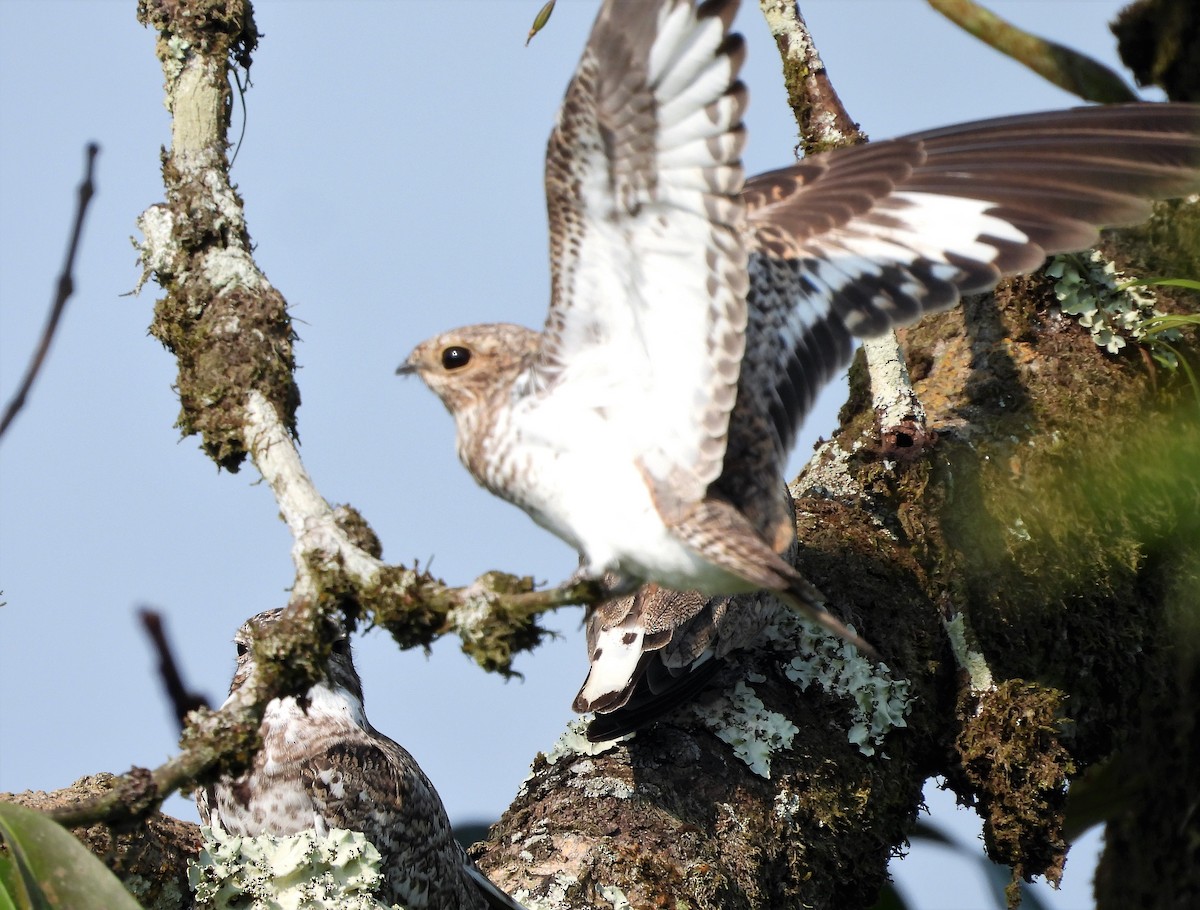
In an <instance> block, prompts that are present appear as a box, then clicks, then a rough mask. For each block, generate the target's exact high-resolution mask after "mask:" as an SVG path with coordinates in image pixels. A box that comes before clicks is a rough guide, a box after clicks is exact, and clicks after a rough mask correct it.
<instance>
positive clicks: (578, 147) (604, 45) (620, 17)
mask: <svg viewBox="0 0 1200 910" xmlns="http://www.w3.org/2000/svg"><path fill="white" fill-rule="evenodd" d="M736 8H737V2H736V0H710V2H707V3H703V4H701V5H700V6H699V7H695V6H693V4H692V2H691V0H659V2H638V3H631V2H620V0H609V2H607V3H606V4H605V5H604V7H603V9H602V10H601V12H600V15H599V17H598V19H597V20H596V24H595V26H594V28H593V30H592V33H591V37H590V38H589V39H588V44H587V47H586V48H585V50H584V53H583V57H582V59H581V61H580V63H579V68H578V70H577V71H576V73H575V77H574V79H573V80H572V82H571V85H570V87H569V88H568V90H567V94H566V97H565V98H564V100H563V103H562V107H561V108H560V110H559V115H558V122H557V124H556V126H555V128H554V130H553V132H552V134H551V136H550V141H549V146H548V149H547V155H546V195H547V205H548V209H549V219H550V235H551V237H550V253H551V255H550V259H551V285H552V287H551V291H552V297H551V306H550V313H549V315H548V317H547V321H546V327H545V336H546V341H545V344H544V346H543V349H542V351H541V354H540V357H539V360H538V362H537V363H536V365H535V371H536V373H537V374H538V375H537V378H538V380H539V382H538V384H539V385H541V386H542V387H552V386H554V385H556V384H562V385H566V384H568V383H569V384H571V385H572V386H573V387H574V389H575V390H576V391H577V393H578V394H579V395H580V397H581V399H582V400H584V401H587V402H589V403H592V404H593V405H594V406H595V407H598V408H606V406H608V405H611V408H610V409H607V410H608V413H610V414H612V415H615V418H614V419H620V420H629V421H630V423H629V424H627V425H626V426H624V427H619V428H617V431H618V432H624V433H625V435H626V437H627V438H628V439H629V441H630V443H631V445H632V447H633V449H634V453H635V454H636V455H637V456H639V457H640V458H641V460H642V463H643V466H644V467H645V469H646V472H647V474H648V476H649V477H650V478H651V479H652V480H653V481H654V482H655V483H656V485H658V486H661V487H665V488H669V489H670V490H671V491H672V493H674V494H676V495H679V496H681V497H682V498H683V499H684V500H685V501H686V500H694V499H697V498H699V497H700V496H702V495H703V493H704V490H705V488H706V487H707V485H708V484H709V483H710V482H711V481H712V480H713V479H715V478H716V476H717V475H718V473H719V472H720V467H721V463H722V459H723V457H724V453H725V441H726V432H727V426H728V420H729V412H730V410H731V409H732V407H733V402H734V398H735V396H736V392H737V380H738V371H739V367H740V363H741V359H742V345H743V329H744V326H745V322H746V256H747V252H746V249H745V244H744V241H743V234H742V229H741V225H742V221H743V211H742V203H741V197H740V193H741V189H742V183H743V173H742V167H741V160H740V155H741V149H742V145H743V142H744V130H743V128H742V125H741V118H742V112H743V110H744V108H745V103H746V95H745V91H744V89H743V87H742V86H741V84H740V83H739V82H738V81H737V75H738V71H739V69H740V67H741V63H742V59H743V56H744V51H743V44H742V41H741V38H740V36H737V35H732V36H731V35H729V34H728V29H729V25H730V22H731V21H732V18H733V15H734V12H735V11H736ZM660 492H661V491H660Z"/></svg>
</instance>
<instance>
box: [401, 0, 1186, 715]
mask: <svg viewBox="0 0 1200 910" xmlns="http://www.w3.org/2000/svg"><path fill="white" fill-rule="evenodd" d="M736 8H737V2H736V0H711V2H706V3H703V4H700V5H696V4H694V3H693V2H692V0H645V2H637V3H634V2H623V0H606V2H605V3H604V4H603V6H602V8H601V11H600V14H599V16H598V17H597V21H596V25H595V27H594V28H593V31H592V33H591V36H590V37H589V39H588V43H587V46H586V48H585V49H584V52H583V55H582V59H581V61H580V64H579V67H578V70H577V71H576V73H575V76H574V78H573V80H572V81H571V84H570V86H569V88H568V89H567V93H566V97H565V98H564V100H563V104H562V106H561V108H560V111H559V115H558V120H557V123H556V125H555V127H554V130H553V132H552V133H551V137H550V142H549V146H548V148H547V153H546V195H547V205H548V211H549V218H550V231H551V235H550V254H551V290H552V297H551V303H550V311H549V314H548V316H547V319H546V323H545V326H544V329H543V331H542V332H540V333H539V332H533V331H532V330H528V329H520V330H518V329H516V327H512V326H472V327H469V328H467V329H461V330H458V332H457V333H448V335H445V336H439V339H433V340H431V341H429V342H426V343H424V344H423V345H421V346H419V347H418V348H417V349H416V350H415V351H414V352H413V354H412V355H410V357H409V359H408V360H407V361H406V362H405V364H404V366H402V368H401V371H402V372H413V373H417V374H419V375H420V376H421V378H422V379H423V380H424V381H425V382H426V383H427V384H428V385H429V386H430V387H431V388H432V389H433V390H434V391H435V392H437V394H438V395H439V396H440V397H441V398H442V401H443V402H444V403H445V404H446V406H447V408H448V409H449V410H450V411H451V413H453V414H454V416H455V419H456V421H457V424H458V432H459V442H458V445H459V454H460V456H461V457H462V460H463V462H464V464H466V466H467V468H468V469H469V470H470V471H471V473H472V475H473V476H474V477H475V478H476V479H477V480H478V481H479V482H480V483H481V484H483V485H485V486H486V487H487V488H488V489H490V490H492V491H493V492H495V493H497V494H498V495H500V496H502V497H504V498H505V499H507V500H509V501H510V502H513V503H516V504H517V505H519V506H520V507H522V508H523V509H525V510H526V511H527V512H528V513H529V514H530V515H531V516H532V517H533V518H534V519H535V520H536V521H537V522H538V523H539V524H541V525H542V526H543V527H546V528H547V529H549V530H551V531H552V532H553V533H555V534H557V535H558V536H559V537H561V538H562V539H564V540H566V541H567V542H568V543H570V544H571V545H572V546H574V547H575V548H576V549H578V550H579V552H580V554H581V557H582V564H581V572H582V574H584V575H586V576H588V577H592V578H599V577H601V576H602V575H604V574H605V573H607V572H611V573H615V574H616V575H618V576H620V577H621V578H622V579H623V580H625V581H629V580H633V581H638V582H651V583H655V584H658V585H661V586H663V587H665V588H676V589H678V590H689V589H694V590H696V591H699V592H701V593H703V594H706V595H715V596H717V597H718V598H720V597H727V596H729V595H741V594H745V593H750V592H752V591H753V590H754V589H756V588H767V589H769V590H771V591H773V592H775V593H776V594H778V595H779V596H781V597H783V598H784V599H786V600H788V602H789V603H791V604H792V605H793V606H797V607H799V608H800V609H802V610H804V611H805V612H807V613H808V614H809V615H810V616H811V617H812V618H813V619H815V620H816V621H818V622H820V623H823V624H824V625H825V627H826V628H827V629H829V630H831V631H834V632H835V633H836V634H839V635H841V636H842V637H844V638H847V640H851V641H853V640H855V639H854V637H852V636H851V635H850V633H848V631H847V630H846V629H845V628H844V627H843V626H841V625H840V623H838V622H837V621H836V620H834V619H832V618H831V617H830V616H829V614H828V613H825V612H823V611H822V610H821V609H819V607H818V606H817V604H818V602H819V601H820V600H821V598H820V596H819V592H816V591H815V590H814V589H813V588H812V587H811V585H808V583H807V582H806V581H805V580H804V579H803V578H802V577H801V576H800V575H799V574H798V573H797V572H796V571H795V570H794V569H793V568H792V567H791V565H790V564H789V563H788V562H787V561H786V560H785V559H783V558H782V557H780V556H779V553H780V552H781V551H782V550H783V549H784V548H785V547H786V546H787V544H788V541H789V540H790V536H791V533H792V521H793V516H792V515H791V512H790V507H789V506H788V505H787V504H786V502H785V501H784V499H783V498H782V497H781V496H780V493H779V490H780V488H781V487H782V471H783V470H784V466H785V463H786V459H787V456H788V454H789V452H790V451H791V448H792V446H793V444H794V442H795V438H796V434H797V431H798V430H799V428H800V425H801V423H802V421H803V419H804V417H805V415H806V414H807V412H808V410H809V408H810V407H811V405H812V403H813V401H814V399H815V397H816V395H817V392H818V391H819V390H820V388H821V387H822V386H823V385H824V384H825V383H827V382H828V381H830V380H831V379H832V378H834V377H835V376H837V375H838V373H839V372H840V371H842V370H843V369H844V368H845V367H846V365H847V364H848V363H849V360H850V356H851V352H852V350H853V339H854V337H856V336H858V337H866V336H871V335H876V334H879V333H881V332H883V331H885V330H887V329H889V328H891V327H893V326H899V325H904V324H907V323H910V322H912V321H914V320H915V319H917V318H919V317H920V316H921V315H922V314H924V313H926V312H930V311H933V310H939V309H944V308H946V307H948V306H952V305H953V304H955V303H956V302H957V301H958V300H959V299H960V297H961V295H962V294H966V293H976V292H982V291H986V290H988V289H989V288H991V287H993V286H994V285H995V284H996V282H997V281H998V280H999V279H1000V278H1001V277H1003V276H1005V275H1011V274H1017V273H1021V272H1026V271H1030V270H1032V269H1035V268H1036V267H1037V266H1038V265H1039V264H1040V263H1041V262H1042V261H1043V259H1044V257H1045V256H1046V255H1047V254H1048V253H1054V252H1064V251H1068V250H1074V249H1080V248H1083V247H1086V246H1087V245H1089V244H1091V243H1093V242H1094V240H1095V237H1096V233H1097V229H1098V228H1099V227H1102V226H1111V225H1116V224H1123V223H1129V222H1133V221H1138V220H1140V219H1142V218H1144V217H1145V216H1146V214H1147V213H1148V211H1149V200H1152V199H1164V198H1171V197H1176V196H1182V195H1186V194H1188V193H1192V192H1197V191H1200V106H1198V105H1194V104H1134V105H1118V106H1111V107H1098V108H1081V109H1077V110H1071V111H1055V112H1050V113H1044V114H1031V115H1021V116H1013V117H1006V118H1001V119H998V120H990V121H982V122H978V123H972V124H963V125H959V126H952V127H946V128H943V129H939V130H930V131H926V132H923V133H919V134H914V135H911V136H906V137H901V138H899V139H894V140H888V141H883V142H876V143H871V144H869V145H865V146H859V147H855V148H850V149H842V150H837V151H833V152H829V153H825V154H821V155H815V156H812V157H810V158H808V159H806V160H804V161H802V162H800V163H799V164H793V165H791V166H789V167H786V168H783V169H781V170H778V171H773V172H770V173H767V174H763V175H760V176H758V177H753V178H750V179H748V180H744V179H743V176H742V167H741V160H740V155H741V149H742V146H743V144H744V142H745V138H746V136H745V129H744V127H743V125H742V122H741V117H742V112H743V111H744V109H745V106H746V92H745V89H744V87H743V86H742V85H741V83H740V82H739V81H738V72H739V69H740V67H741V63H742V60H743V57H744V55H745V45H744V42H743V41H742V39H741V38H740V37H739V36H736V35H733V34H730V33H729V26H730V23H731V22H732V19H733V16H734V13H735V11H736ZM451 336H453V337H457V338H462V339H469V341H470V344H473V345H475V346H476V347H477V351H475V350H473V351H472V356H471V359H470V364H468V366H467V367H466V368H465V369H459V366H460V365H459V364H458V363H457V362H456V363H455V364H454V365H453V368H448V367H447V366H446V364H445V363H444V362H443V360H442V359H441V356H442V355H443V354H444V353H445V352H446V347H445V345H446V344H447V343H449V342H447V341H446V339H447V338H449V337H451ZM505 349H507V350H508V354H504V353H497V351H501V352H503V350H505ZM476 354H478V356H476ZM464 410H473V411H474V412H475V413H471V414H467V413H464ZM688 597H690V595H684V599H683V600H679V601H677V603H676V606H677V609H676V611H675V613H674V614H673V615H675V616H676V620H677V622H678V624H679V626H678V629H677V631H678V635H679V639H680V640H683V639H684V638H687V637H688V636H690V635H691V634H692V631H685V629H686V630H691V624H692V623H693V622H694V621H695V620H696V617H697V616H700V615H705V616H708V617H709V620H708V621H709V622H711V623H716V624H719V623H721V622H723V621H727V620H724V619H721V618H720V617H728V616H729V615H730V614H731V613H732V612H733V611H734V610H735V609H737V607H736V605H734V606H730V605H728V604H726V606H725V607H723V608H722V609H719V610H718V609H713V610H708V611H707V612H705V610H704V608H701V609H700V610H699V611H697V610H696V609H693V607H695V604H692V603H691V602H690V600H688V599H687V598H688ZM643 600H644V599H643ZM617 612H618V613H620V611H617ZM668 612H670V611H668ZM594 615H603V614H594ZM867 623H868V624H869V617H868V618H867ZM600 634H601V636H602V637H603V639H604V641H605V642H606V643H607V645H608V646H607V647H602V648H600V649H599V650H600V651H601V652H602V654H603V656H602V658H601V659H602V660H605V661H607V660H609V656H610V655H618V657H619V659H616V658H614V659H616V663H614V664H612V665H611V666H609V667H607V668H606V667H601V668H597V667H596V666H595V665H593V668H592V669H593V673H592V674H591V677H590V681H589V684H587V685H585V690H587V693H588V694H587V696H586V697H585V696H584V693H581V699H582V701H583V703H587V704H607V705H612V704H616V703H617V702H620V701H622V699H628V698H629V697H630V692H631V689H630V686H631V685H633V684H634V683H635V682H636V679H635V677H636V676H637V675H639V674H644V673H646V672H648V671H649V669H650V668H652V667H656V666H660V665H661V666H665V665H664V664H661V659H660V657H653V658H651V657H646V658H645V659H642V658H640V657H639V655H638V653H637V651H636V649H638V648H640V649H642V650H643V651H644V655H650V654H655V653H656V652H659V651H662V650H663V649H664V648H665V647H666V645H665V643H664V642H666V641H669V640H674V638H675V634H676V632H675V630H662V629H659V630H651V629H650V628H648V627H646V626H645V625H644V624H643V623H641V622H640V621H639V620H638V610H637V609H633V610H632V611H631V612H630V611H627V612H626V613H624V614H621V615H620V618H619V619H614V620H612V622H611V623H608V624H607V625H605V623H604V622H601V632H600ZM717 637H718V638H719V637H720V636H719V635H718V636H717ZM627 638H628V639H629V643H628V644H625V639H627ZM614 643H618V644H619V646H618V647H613V646H612V645H613V644H614ZM857 643H859V644H860V645H865V643H863V642H862V641H861V639H858V640H857ZM596 650H597V649H596V648H592V649H591V651H592V653H593V654H594V653H595V651H596ZM644 655H643V656H644ZM597 669H599V670H600V671H601V672H599V673H597ZM625 674H632V676H629V677H628V678H627V677H626V676H625ZM598 679H602V680H604V681H605V682H604V685H603V686H602V687H600V688H602V689H603V690H604V691H593V690H596V682H597V680H598ZM577 703H579V702H577Z"/></svg>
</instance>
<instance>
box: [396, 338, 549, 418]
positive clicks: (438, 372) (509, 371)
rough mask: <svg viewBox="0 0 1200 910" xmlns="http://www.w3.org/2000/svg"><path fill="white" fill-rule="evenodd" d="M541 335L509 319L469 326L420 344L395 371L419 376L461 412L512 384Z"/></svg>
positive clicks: (452, 408) (454, 411)
mask: <svg viewBox="0 0 1200 910" xmlns="http://www.w3.org/2000/svg"><path fill="white" fill-rule="evenodd" d="M541 337H542V336H541V335H540V334H538V333H537V332H535V331H533V330H532V329H527V328H525V327H524V326H519V325H512V324H509V323H491V324H487V325H471V326H466V327H464V328H461V329H454V330H453V331H450V332H443V333H442V334H441V335H436V336H434V337H433V338H430V339H428V340H427V341H423V342H421V343H420V344H419V345H417V346H416V347H415V348H413V351H412V353H411V354H409V355H408V358H407V359H406V360H405V361H404V363H402V364H400V366H399V368H397V370H396V372H397V373H398V374H399V375H401V376H409V375H412V374H416V375H417V376H420V377H421V379H422V380H423V381H424V382H425V384H426V385H427V386H429V388H431V389H432V390H433V391H434V392H435V393H436V394H437V396H438V398H440V399H441V400H442V404H444V405H445V406H446V409H447V410H448V411H449V412H450V413H451V414H454V415H456V416H457V415H459V414H462V413H464V412H466V411H468V410H470V409H472V408H474V407H478V406H479V405H481V404H483V403H484V402H486V401H488V400H489V399H490V398H492V396H493V395H494V394H495V393H496V392H497V391H501V390H504V389H508V388H511V386H512V383H513V382H514V381H515V380H516V378H517V377H518V376H519V375H520V374H521V372H522V370H524V369H525V367H526V365H527V364H528V362H529V358H530V357H532V356H533V355H534V354H535V353H537V351H538V349H539V347H540V344H541Z"/></svg>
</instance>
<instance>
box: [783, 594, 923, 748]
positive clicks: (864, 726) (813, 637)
mask: <svg viewBox="0 0 1200 910" xmlns="http://www.w3.org/2000/svg"><path fill="white" fill-rule="evenodd" d="M849 628H850V629H851V631H853V628H854V627H853V626H850V627H849ZM767 634H768V636H770V637H772V638H777V639H778V640H780V641H781V642H794V643H795V644H794V645H793V648H792V653H796V655H797V656H795V657H793V658H792V659H791V660H790V661H789V662H788V663H787V665H786V666H785V667H784V673H785V674H786V675H787V677H788V679H790V680H791V681H792V682H794V683H796V684H797V685H798V686H800V688H801V689H802V690H803V689H807V688H808V687H809V686H811V685H813V684H814V683H815V684H816V685H818V686H820V687H821V688H822V689H824V690H825V691H826V692H828V693H829V694H830V695H835V696H841V697H845V698H848V699H850V701H851V704H852V707H851V709H850V718H851V724H850V730H849V731H848V733H847V739H849V740H850V742H851V743H853V744H854V745H855V746H856V747H857V748H858V751H859V752H861V753H862V754H863V755H874V754H875V752H876V750H877V748H878V747H879V746H880V745H881V744H882V743H883V740H884V737H885V736H886V735H887V734H888V732H889V731H890V730H892V729H894V728H895V727H905V726H908V722H907V721H906V720H905V717H906V716H907V715H908V713H909V711H910V710H911V709H912V700H911V698H910V695H909V689H910V688H911V686H910V683H909V681H908V680H907V679H902V678H893V676H892V672H891V670H890V669H889V668H888V666H887V664H882V663H881V664H873V663H871V661H869V660H868V659H867V658H865V657H863V656H862V655H861V654H859V653H858V649H857V648H856V647H854V645H852V644H849V643H847V642H844V641H842V640H840V639H837V638H832V637H830V636H829V635H828V634H826V633H825V632H823V631H821V630H820V629H818V628H817V627H815V626H811V625H809V624H808V623H806V622H804V621H803V620H801V619H800V618H799V617H798V616H797V615H796V614H795V613H791V612H789V613H785V614H783V615H781V616H780V617H779V619H778V620H777V621H776V623H775V624H774V626H773V627H772V628H771V629H769V630H768V632H767Z"/></svg>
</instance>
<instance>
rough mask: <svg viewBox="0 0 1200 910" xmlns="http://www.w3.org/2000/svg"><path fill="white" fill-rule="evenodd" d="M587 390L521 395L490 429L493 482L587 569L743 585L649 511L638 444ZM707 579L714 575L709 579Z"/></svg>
mask: <svg viewBox="0 0 1200 910" xmlns="http://www.w3.org/2000/svg"><path fill="white" fill-rule="evenodd" d="M589 391H590V390H588V389H587V387H586V386H583V387H581V386H576V387H574V388H570V387H568V384H564V385H562V386H559V387H558V388H557V389H556V390H555V393H552V394H548V395H545V396H541V397H528V398H525V399H523V400H521V401H520V402H519V403H518V404H517V405H516V406H515V407H514V408H512V409H511V411H510V412H509V413H508V414H507V415H506V416H505V418H504V419H502V420H500V421H498V422H497V424H496V425H495V426H494V428H493V430H494V437H495V442H494V444H495V449H494V451H493V453H492V455H493V456H494V459H495V461H494V464H496V466H497V471H496V473H495V475H494V479H495V480H496V481H499V482H498V483H496V484H495V486H493V485H492V484H491V483H489V484H488V485H489V487H492V489H493V490H494V491H496V492H498V493H500V495H502V496H504V497H505V498H507V499H509V500H510V501H512V502H514V503H516V504H517V505H519V506H520V507H521V508H523V509H524V510H525V511H526V512H528V513H529V514H530V516H532V517H533V519H534V520H535V521H536V522H537V523H538V524H540V525H542V526H543V527H544V528H546V529H547V530H549V531H552V532H553V533H555V534H557V535H558V536H560V537H562V538H563V539H565V540H566V541H568V542H569V543H571V544H572V545H573V546H574V547H575V548H576V549H577V550H579V551H580V553H581V554H582V555H583V557H584V562H585V566H586V569H587V572H588V574H589V575H591V576H592V577H599V576H601V575H603V574H604V572H606V571H614V572H618V573H620V574H622V575H627V576H633V577H635V578H639V579H645V578H653V579H655V580H658V581H660V582H662V583H663V584H666V585H668V586H670V585H671V584H672V582H673V581H677V582H678V583H679V584H680V585H681V586H686V587H690V588H696V587H698V586H699V587H701V588H704V587H710V586H711V587H712V588H713V589H714V590H716V589H723V590H724V589H729V587H730V585H731V584H734V585H740V582H739V581H737V580H733V577H732V576H729V575H728V574H727V573H725V572H723V571H721V570H719V569H717V568H716V567H714V566H712V565H710V564H709V563H708V562H707V561H705V560H703V559H702V558H701V557H700V556H699V555H698V554H696V553H695V551H693V550H692V549H691V548H690V547H688V546H687V545H685V544H684V543H683V542H682V541H681V540H680V539H679V538H678V537H677V536H676V535H675V534H674V533H673V532H672V530H671V529H670V527H668V525H667V524H666V523H665V522H664V520H663V517H662V515H660V514H659V511H658V509H657V508H656V507H655V504H654V500H653V498H652V496H651V493H650V489H649V487H648V485H647V481H646V478H645V476H644V474H643V472H642V470H641V469H640V468H639V455H640V453H639V451H638V446H637V444H636V440H634V439H631V437H630V433H629V431H628V428H627V427H625V426H622V425H621V424H618V423H616V422H614V421H613V420H612V419H611V418H610V417H609V416H608V414H609V413H611V412H609V411H608V410H607V409H605V408H604V407H601V406H597V405H596V404H594V402H593V400H591V399H590V398H589ZM710 576H711V579H710Z"/></svg>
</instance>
